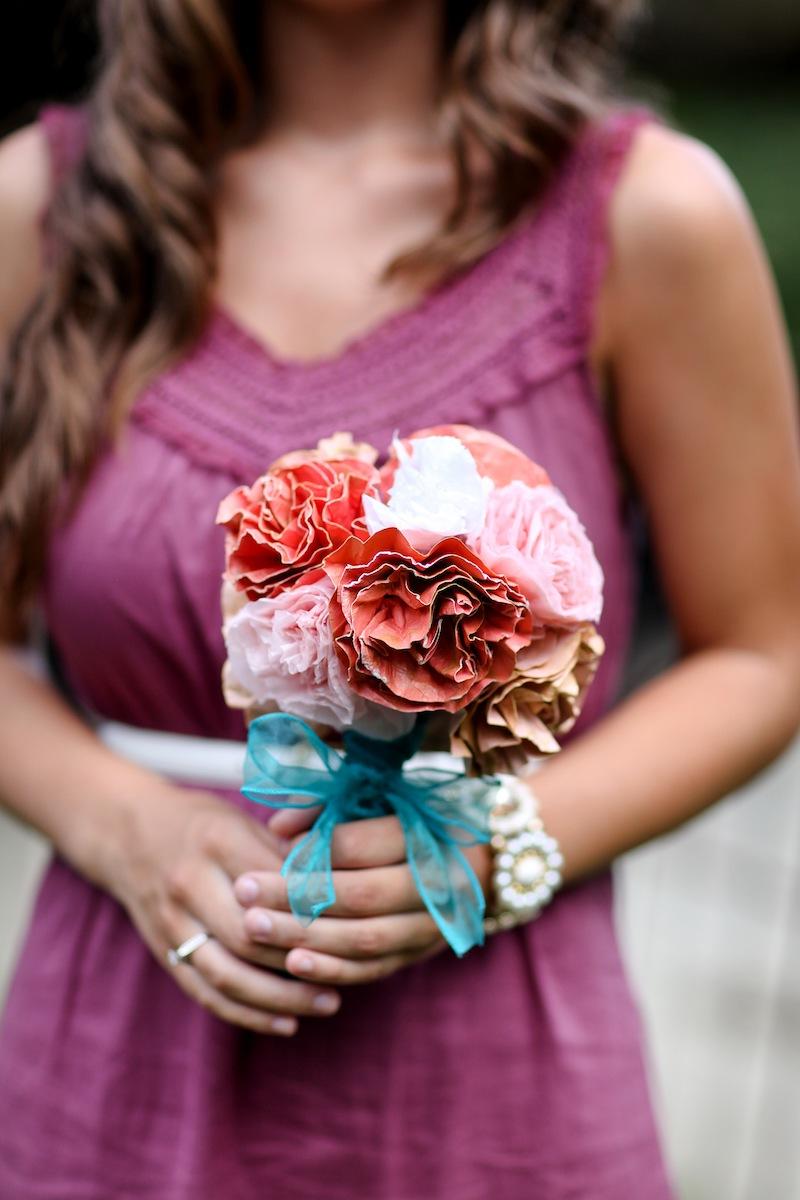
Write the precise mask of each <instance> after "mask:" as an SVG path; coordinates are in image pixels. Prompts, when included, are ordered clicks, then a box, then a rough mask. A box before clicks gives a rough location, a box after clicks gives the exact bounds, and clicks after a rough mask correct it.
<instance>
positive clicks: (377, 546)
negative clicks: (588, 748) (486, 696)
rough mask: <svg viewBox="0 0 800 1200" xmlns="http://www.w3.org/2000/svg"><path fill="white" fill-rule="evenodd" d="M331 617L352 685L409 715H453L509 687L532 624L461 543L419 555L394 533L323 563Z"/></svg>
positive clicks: (450, 541) (354, 543) (513, 593)
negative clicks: (501, 685)
mask: <svg viewBox="0 0 800 1200" xmlns="http://www.w3.org/2000/svg"><path fill="white" fill-rule="evenodd" d="M325 570H326V571H327V573H328V575H329V576H330V578H331V579H332V581H333V582H334V584H335V586H336V592H335V594H334V595H333V596H332V597H331V603H330V614H331V628H332V631H333V637H334V644H335V646H336V651H337V653H338V654H339V657H340V659H341V661H342V663H343V665H344V667H345V670H346V673H347V679H348V682H349V683H350V686H351V687H352V688H353V689H354V690H355V691H356V692H358V693H359V695H361V696H364V697H366V698H367V699H370V700H374V701H376V702H377V703H379V704H385V705H387V706H389V707H390V708H397V709H400V710H401V711H405V712H414V711H423V710H431V709H443V710H445V711H446V712H455V711H456V710H457V709H459V708H462V707H463V706H464V705H465V704H467V703H469V701H470V700H472V699H474V698H475V697H476V696H477V695H479V694H480V692H481V691H483V689H484V688H485V687H487V686H488V685H489V684H490V683H492V682H497V681H501V680H505V679H508V677H509V676H510V675H511V673H512V671H513V670H514V664H515V660H516V653H517V651H518V650H519V649H520V648H521V647H522V646H524V645H526V644H527V642H528V641H529V640H530V636H531V630H532V622H531V615H530V612H529V610H528V606H527V604H526V603H525V600H524V597H523V596H522V595H521V594H520V592H519V591H518V590H517V588H515V587H514V585H513V584H511V583H509V582H508V581H507V580H506V579H501V578H498V577H497V576H496V575H494V574H492V573H491V572H490V571H487V570H486V568H485V566H484V564H483V563H482V562H481V561H480V559H479V558H477V557H476V555H475V554H474V553H472V551H470V550H469V549H468V548H467V546H466V545H465V544H464V543H463V542H462V541H460V540H459V539H458V538H445V539H443V540H442V541H440V542H438V543H437V544H436V545H435V546H434V547H433V549H432V550H430V551H429V552H428V553H426V554H423V553H422V552H420V551H417V550H415V549H414V548H413V547H412V546H411V544H410V543H409V542H408V541H407V540H406V538H404V537H403V535H402V534H401V533H400V532H399V531H398V530H396V529H384V530H382V531H381V532H380V533H376V534H374V535H373V536H372V537H371V538H369V539H368V540H367V541H366V542H360V541H358V540H357V539H356V538H352V539H351V540H350V541H348V542H345V543H344V544H343V545H342V546H340V547H339V549H338V550H336V551H334V552H333V554H331V555H330V557H329V558H328V559H327V560H326V562H325Z"/></svg>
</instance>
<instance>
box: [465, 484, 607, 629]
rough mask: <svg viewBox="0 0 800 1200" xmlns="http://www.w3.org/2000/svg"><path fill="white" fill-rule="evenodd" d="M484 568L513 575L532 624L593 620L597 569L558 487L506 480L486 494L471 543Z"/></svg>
mask: <svg viewBox="0 0 800 1200" xmlns="http://www.w3.org/2000/svg"><path fill="white" fill-rule="evenodd" d="M471 545H472V546H473V548H474V550H475V552H476V553H477V554H478V555H479V556H480V558H481V559H483V561H484V562H485V563H486V566H487V568H488V569H489V570H490V571H494V572H495V573H496V574H498V575H504V576H506V578H508V579H513V581H514V582H515V583H516V584H517V586H518V587H519V589H520V591H521V592H522V593H523V595H524V596H525V597H526V598H527V600H528V602H529V603H530V606H531V610H532V612H533V617H534V621H535V623H536V625H537V626H544V625H556V626H561V627H567V628H569V627H574V626H576V625H579V624H582V623H583V622H596V621H598V620H599V619H600V613H601V612H602V608H603V571H602V568H601V566H600V563H599V562H598V561H597V558H596V557H595V553H594V549H593V547H592V543H591V541H590V540H589V537H588V536H587V533H586V530H585V529H584V527H583V525H582V524H581V522H580V520H579V519H578V517H577V515H576V513H575V512H574V511H573V510H572V509H571V508H570V506H569V504H568V503H567V501H566V500H565V498H564V496H563V495H562V493H561V492H560V491H559V490H558V489H557V488H555V487H553V486H551V485H544V486H540V487H528V486H526V485H525V484H524V483H509V484H507V485H506V486H505V487H502V488H495V490H494V491H493V492H492V494H491V495H490V496H489V500H488V504H487V511H486V523H485V525H484V527H483V531H482V532H481V533H480V534H479V535H478V537H477V538H475V539H474V541H473V542H472V543H471Z"/></svg>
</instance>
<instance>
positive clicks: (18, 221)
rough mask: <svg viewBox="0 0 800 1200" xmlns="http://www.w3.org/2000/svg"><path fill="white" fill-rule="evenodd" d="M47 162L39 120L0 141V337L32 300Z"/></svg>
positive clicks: (37, 273) (38, 264) (47, 184)
mask: <svg viewBox="0 0 800 1200" xmlns="http://www.w3.org/2000/svg"><path fill="white" fill-rule="evenodd" d="M50 187H51V182H50V163H49V155H48V149H47V145H46V140H45V135H44V133H43V130H42V129H41V127H40V125H39V123H38V122H37V123H34V124H32V125H27V126H24V127H23V128H22V129H19V130H17V131H16V132H15V133H11V134H9V135H7V136H6V137H5V138H3V139H2V141H0V261H1V262H2V263H3V270H2V272H0V340H2V339H4V338H5V337H6V336H8V333H9V332H10V331H11V329H12V328H13V326H14V325H15V324H16V322H17V321H18V320H19V319H20V317H21V316H22V314H23V312H24V310H25V308H26V307H27V305H28V304H29V303H30V301H31V300H32V299H33V296H34V294H35V291H36V287H37V285H38V280H39V276H40V271H41V255H42V245H41V221H42V217H43V214H44V211H45V209H46V206H47V201H48V197H49V194H50Z"/></svg>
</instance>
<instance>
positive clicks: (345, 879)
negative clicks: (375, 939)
mask: <svg viewBox="0 0 800 1200" xmlns="http://www.w3.org/2000/svg"><path fill="white" fill-rule="evenodd" d="M250 881H252V883H250ZM333 886H334V890H335V892H336V901H335V903H334V904H333V905H332V906H331V907H330V908H329V909H327V910H326V916H331V917H378V916H383V915H387V914H389V913H408V912H419V911H420V910H421V909H423V908H424V907H425V906H424V904H423V902H422V898H421V897H420V894H419V892H418V891H417V888H416V886H415V884H414V879H413V877H412V874H411V871H410V869H409V867H408V866H406V865H402V866H393V867H364V868H361V869H359V870H353V871H334V872H333ZM234 892H235V894H236V898H237V899H238V900H239V902H240V903H241V904H242V905H243V906H244V907H248V908H250V907H252V906H253V905H258V906H259V907H260V908H270V909H279V910H283V911H284V912H288V911H289V901H288V897H287V892H286V880H285V879H284V877H283V876H282V875H279V874H278V872H277V871H248V872H247V874H246V875H243V876H240V877H239V879H238V880H237V881H236V883H235V885H234ZM240 918H241V913H240Z"/></svg>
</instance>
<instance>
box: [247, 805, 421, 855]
mask: <svg viewBox="0 0 800 1200" xmlns="http://www.w3.org/2000/svg"><path fill="white" fill-rule="evenodd" d="M319 813H320V809H319V808H318V807H317V808H311V809H309V808H284V809H281V810H280V812H277V813H276V814H275V816H274V817H271V818H270V821H269V825H268V826H267V828H268V829H270V830H271V831H272V833H273V834H274V835H275V837H276V839H277V840H278V842H279V843H280V841H292V840H294V841H297V840H298V838H299V837H300V835H301V834H304V833H305V832H306V831H307V830H308V829H310V827H311V826H312V825H313V824H314V821H315V820H316V819H317V817H318V816H319ZM405 858H406V841H405V837H404V835H403V829H402V826H401V825H400V822H399V821H398V819H397V817H391V816H389V817H371V818H367V819H365V820H362V821H348V822H345V823H344V824H342V825H337V826H336V828H335V830H334V832H333V841H332V844H331V859H332V862H333V865H334V867H339V868H344V869H351V868H354V867H387V866H390V865H392V864H395V863H401V862H405Z"/></svg>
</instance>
